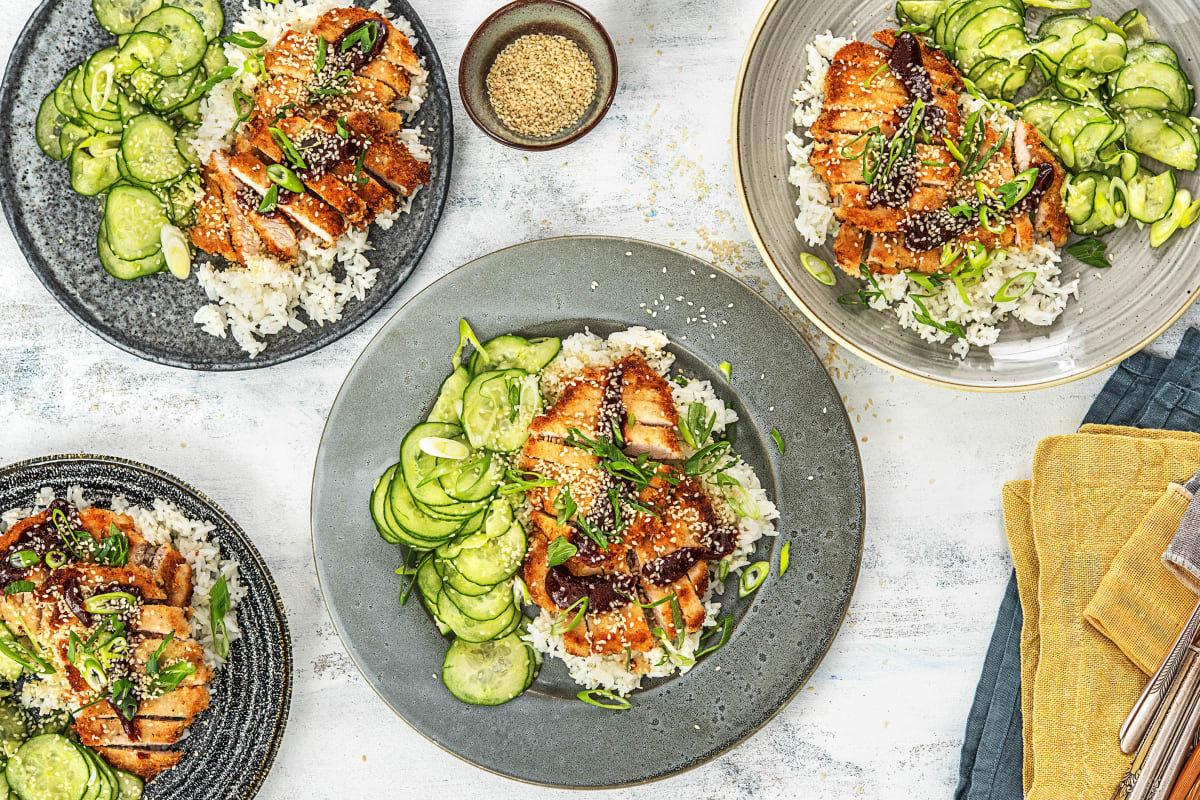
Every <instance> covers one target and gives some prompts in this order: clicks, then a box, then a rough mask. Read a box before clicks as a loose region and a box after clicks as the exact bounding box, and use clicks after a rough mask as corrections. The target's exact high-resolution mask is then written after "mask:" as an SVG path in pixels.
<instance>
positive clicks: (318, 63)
mask: <svg viewBox="0 0 1200 800" xmlns="http://www.w3.org/2000/svg"><path fill="white" fill-rule="evenodd" d="M326 46H327V45H326V44H325V39H324V38H322V37H320V36H318V37H317V53H316V55H315V56H313V75H320V74H321V70H323V69H325V48H326Z"/></svg>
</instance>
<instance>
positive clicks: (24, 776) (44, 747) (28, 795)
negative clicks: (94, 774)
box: [5, 733, 91, 800]
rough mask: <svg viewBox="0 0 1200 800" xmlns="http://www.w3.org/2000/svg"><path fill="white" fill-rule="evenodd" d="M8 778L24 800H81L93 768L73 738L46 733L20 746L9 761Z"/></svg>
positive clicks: (6, 773) (6, 770)
mask: <svg viewBox="0 0 1200 800" xmlns="http://www.w3.org/2000/svg"><path fill="white" fill-rule="evenodd" d="M5 776H6V777H7V778H8V785H9V787H10V788H11V789H12V791H14V792H16V793H17V795H18V796H19V797H21V798H22V800H80V798H81V797H83V794H84V792H85V791H87V787H88V778H89V777H90V776H91V765H90V764H89V762H88V760H87V759H86V758H85V757H84V756H83V754H81V753H80V752H79V750H78V749H76V747H75V745H74V744H72V742H71V740H70V739H68V738H67V737H65V736H62V735H60V734H57V733H47V734H43V735H41V736H35V737H33V738H32V739H30V740H28V741H27V742H25V743H24V744H23V745H21V747H20V748H19V749H18V750H17V752H16V753H15V754H14V755H13V757H12V758H10V759H9V761H8V766H7V767H6V768H5Z"/></svg>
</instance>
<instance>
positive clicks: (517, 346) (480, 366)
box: [468, 334, 562, 377]
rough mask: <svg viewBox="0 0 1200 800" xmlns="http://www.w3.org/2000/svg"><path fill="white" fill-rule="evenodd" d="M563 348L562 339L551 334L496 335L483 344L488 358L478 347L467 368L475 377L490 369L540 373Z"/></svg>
mask: <svg viewBox="0 0 1200 800" xmlns="http://www.w3.org/2000/svg"><path fill="white" fill-rule="evenodd" d="M561 348H562V342H561V340H559V339H557V338H555V337H553V336H551V337H546V338H542V339H532V340H530V339H525V338H523V337H521V336H513V335H511V334H509V335H506V336H497V337H496V338H495V339H492V340H490V341H487V342H484V343H483V349H484V350H485V351H486V353H487V358H486V359H485V358H484V357H483V354H482V353H480V352H479V351H478V350H477V351H475V352H474V353H472V354H471V360H470V361H469V362H468V367H469V368H470V370H471V375H472V377H473V376H475V375H478V374H479V373H480V372H483V371H484V370H485V369H488V370H502V369H520V370H524V371H526V372H539V371H540V370H541V369H542V368H543V367H545V366H546V365H547V364H549V363H550V362H551V361H552V360H553V359H554V357H555V356H556V355H558V351H559V350H560V349H561Z"/></svg>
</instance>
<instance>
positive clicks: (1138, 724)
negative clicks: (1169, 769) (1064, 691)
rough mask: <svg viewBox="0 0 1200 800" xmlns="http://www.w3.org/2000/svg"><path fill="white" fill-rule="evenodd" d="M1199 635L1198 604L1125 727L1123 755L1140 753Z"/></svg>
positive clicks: (1127, 718) (1121, 742)
mask: <svg viewBox="0 0 1200 800" xmlns="http://www.w3.org/2000/svg"><path fill="white" fill-rule="evenodd" d="M1198 632H1200V602H1197V603H1196V607H1195V608H1193V609H1192V615H1191V616H1190V617H1188V620H1187V622H1185V623H1184V625H1183V630H1181V631H1180V632H1179V637H1178V638H1177V639H1176V640H1175V644H1174V645H1172V647H1171V650H1170V652H1169V653H1167V657H1166V658H1165V659H1164V660H1163V663H1162V666H1160V667H1159V668H1158V671H1157V672H1155V673H1154V677H1153V678H1151V679H1150V683H1148V684H1146V688H1145V689H1144V690H1143V691H1142V696H1141V697H1139V698H1138V701H1137V702H1136V703H1134V705H1133V709H1132V710H1131V711H1130V712H1129V716H1128V717H1126V718H1125V722H1124V723H1123V724H1122V725H1121V733H1120V744H1121V752H1122V753H1125V754H1126V755H1130V754H1132V753H1135V752H1137V749H1138V746H1139V745H1140V744H1141V743H1142V739H1143V738H1144V737H1145V736H1146V731H1147V730H1149V728H1150V723H1151V722H1153V721H1154V717H1155V715H1156V714H1157V713H1158V708H1159V706H1160V705H1162V702H1163V698H1165V697H1166V695H1167V692H1168V690H1169V689H1170V688H1171V685H1172V684H1173V683H1175V680H1176V679H1177V678H1178V677H1179V670H1180V668H1181V667H1182V665H1183V656H1184V653H1186V652H1187V649H1188V647H1189V646H1191V644H1192V643H1193V642H1194V641H1195V640H1196V634H1197V633H1198Z"/></svg>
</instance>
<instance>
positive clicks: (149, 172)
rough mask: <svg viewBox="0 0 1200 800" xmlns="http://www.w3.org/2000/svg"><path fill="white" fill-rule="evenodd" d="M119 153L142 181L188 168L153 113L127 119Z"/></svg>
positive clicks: (166, 128)
mask: <svg viewBox="0 0 1200 800" xmlns="http://www.w3.org/2000/svg"><path fill="white" fill-rule="evenodd" d="M165 10H172V9H165ZM180 13H182V12H180ZM121 155H122V157H123V158H124V159H125V166H126V167H127V168H128V170H129V174H130V175H132V176H133V177H135V178H137V179H138V180H140V181H143V182H145V183H165V182H167V181H172V180H175V179H176V178H178V177H179V176H180V175H182V174H183V173H184V172H186V171H187V168H188V162H187V159H185V158H184V157H183V156H182V155H180V153H179V148H178V147H176V146H175V129H174V128H173V127H171V124H170V123H168V122H167V121H166V120H164V119H163V118H162V117H158V116H155V115H154V114H142V115H140V116H137V117H134V118H133V119H131V120H130V121H129V124H128V125H126V126H125V131H124V136H123V138H122V139H121ZM113 244H114V246H115V245H116V242H115V241H114V242H113Z"/></svg>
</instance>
